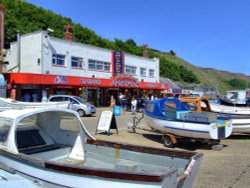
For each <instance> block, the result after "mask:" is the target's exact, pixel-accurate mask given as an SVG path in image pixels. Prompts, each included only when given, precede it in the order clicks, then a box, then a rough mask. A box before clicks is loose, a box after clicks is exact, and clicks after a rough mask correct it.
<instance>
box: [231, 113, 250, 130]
mask: <svg viewBox="0 0 250 188" xmlns="http://www.w3.org/2000/svg"><path fill="white" fill-rule="evenodd" d="M232 124H233V133H250V117H249V118H247V119H237V118H235V119H234V118H232Z"/></svg>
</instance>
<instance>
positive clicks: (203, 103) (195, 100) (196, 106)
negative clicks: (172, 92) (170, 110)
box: [179, 96, 211, 112]
mask: <svg viewBox="0 0 250 188" xmlns="http://www.w3.org/2000/svg"><path fill="white" fill-rule="evenodd" d="M179 100H180V101H181V102H182V103H183V104H184V105H185V106H186V107H187V108H188V109H189V110H190V111H192V112H203V111H207V112H211V106H210V102H209V100H208V98H207V97H205V96H202V97H199V96H197V97H180V98H179Z"/></svg>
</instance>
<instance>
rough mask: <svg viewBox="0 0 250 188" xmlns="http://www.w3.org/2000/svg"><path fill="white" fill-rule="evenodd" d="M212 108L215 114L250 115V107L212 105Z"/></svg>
mask: <svg viewBox="0 0 250 188" xmlns="http://www.w3.org/2000/svg"><path fill="white" fill-rule="evenodd" d="M210 106H211V110H212V111H213V112H219V113H226V114H242V115H250V108H248V107H233V106H225V105H219V104H212V103H211V104H210ZM249 117H250V116H249Z"/></svg>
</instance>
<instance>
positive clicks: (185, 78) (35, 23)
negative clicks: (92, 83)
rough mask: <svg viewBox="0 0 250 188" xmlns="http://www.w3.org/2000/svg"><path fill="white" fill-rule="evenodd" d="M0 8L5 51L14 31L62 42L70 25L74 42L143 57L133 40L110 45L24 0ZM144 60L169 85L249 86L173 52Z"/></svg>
mask: <svg viewBox="0 0 250 188" xmlns="http://www.w3.org/2000/svg"><path fill="white" fill-rule="evenodd" d="M0 4H3V5H4V7H5V21H4V26H5V48H9V44H10V43H11V42H13V41H15V40H16V32H17V30H18V31H20V33H21V34H26V33H30V32H34V31H38V30H46V29H47V28H52V29H53V30H54V32H53V34H52V35H53V36H55V37H58V38H63V36H64V26H65V25H69V24H70V25H72V26H73V28H74V40H75V41H76V42H79V43H85V44H89V45H93V46H98V47H102V48H107V49H110V50H123V51H125V52H126V53H129V54H133V55H137V56H143V50H144V48H143V47H142V46H139V45H137V44H136V43H135V41H134V40H133V39H127V40H126V41H122V40H120V39H115V40H114V41H110V40H108V39H105V38H102V37H100V36H98V35H96V33H95V32H94V31H92V30H91V29H89V28H86V27H84V26H82V25H80V24H79V23H73V22H72V20H71V19H70V18H66V17H63V16H62V15H58V14H55V13H53V12H52V11H49V10H46V9H43V8H41V7H36V6H34V5H32V4H29V3H27V2H26V1H25V0H0ZM148 56H149V57H150V58H153V57H158V58H159V59H160V75H161V76H162V77H168V78H170V79H172V80H173V81H178V82H181V83H204V84H207V85H209V86H213V87H214V88H216V89H217V90H219V91H222V92H223V91H226V90H228V89H236V88H237V89H238V88H239V86H240V87H241V88H245V87H246V86H247V85H248V83H249V78H248V77H246V76H244V75H241V74H233V73H229V72H222V71H217V70H214V69H204V68H199V67H196V66H193V65H192V64H190V63H188V62H186V61H184V60H182V59H181V58H179V57H178V56H177V55H176V54H175V53H174V51H170V52H169V53H162V52H160V51H158V50H157V49H148Z"/></svg>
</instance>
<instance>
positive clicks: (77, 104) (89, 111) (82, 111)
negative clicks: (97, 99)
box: [48, 95, 96, 116]
mask: <svg viewBox="0 0 250 188" xmlns="http://www.w3.org/2000/svg"><path fill="white" fill-rule="evenodd" d="M48 101H50V102H59V101H70V104H71V105H70V109H71V110H74V111H77V112H78V113H79V115H80V116H88V115H93V114H95V113H96V108H95V106H93V105H91V104H89V103H87V102H85V101H83V100H82V99H81V98H80V97H77V96H72V95H52V96H50V97H49V98H48Z"/></svg>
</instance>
